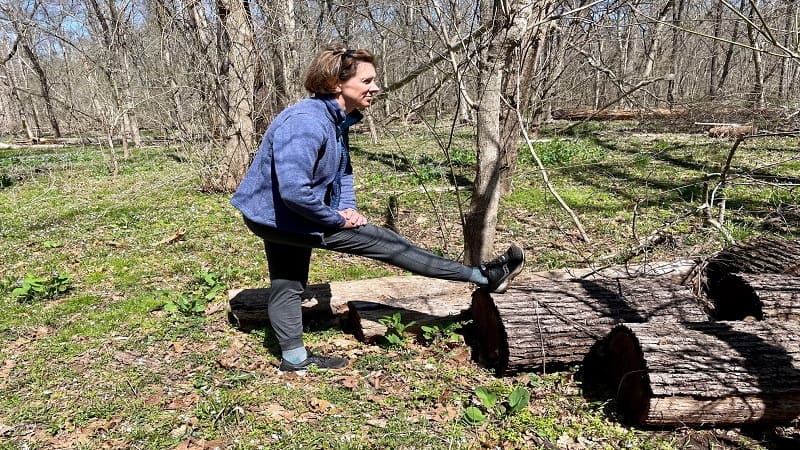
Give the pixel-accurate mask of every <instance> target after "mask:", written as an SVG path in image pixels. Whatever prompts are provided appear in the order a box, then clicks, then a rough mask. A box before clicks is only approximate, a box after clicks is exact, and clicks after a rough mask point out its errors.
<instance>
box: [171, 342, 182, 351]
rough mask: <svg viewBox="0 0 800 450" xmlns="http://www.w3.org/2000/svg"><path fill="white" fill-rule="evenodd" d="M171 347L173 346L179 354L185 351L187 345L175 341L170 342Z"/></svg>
mask: <svg viewBox="0 0 800 450" xmlns="http://www.w3.org/2000/svg"><path fill="white" fill-rule="evenodd" d="M170 347H172V351H174V352H175V353H179V354H180V353H183V350H184V349H185V348H186V346H185V345H183V344H181V343H180V342H173V343H171V344H170Z"/></svg>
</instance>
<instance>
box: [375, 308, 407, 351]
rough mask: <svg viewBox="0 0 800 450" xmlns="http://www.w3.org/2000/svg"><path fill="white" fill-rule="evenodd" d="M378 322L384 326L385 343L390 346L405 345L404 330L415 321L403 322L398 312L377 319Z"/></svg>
mask: <svg viewBox="0 0 800 450" xmlns="http://www.w3.org/2000/svg"><path fill="white" fill-rule="evenodd" d="M378 322H379V323H380V324H381V325H383V326H385V327H386V333H385V334H384V335H383V338H384V340H385V343H386V344H388V345H389V346H390V347H405V345H406V343H407V340H406V332H407V330H408V328H409V327H411V326H413V325H415V324H416V322H415V321H413V320H412V321H411V322H408V323H403V318H402V317H401V316H400V313H399V312H396V313H394V314H392V315H391V316H386V317H382V318H380V319H378Z"/></svg>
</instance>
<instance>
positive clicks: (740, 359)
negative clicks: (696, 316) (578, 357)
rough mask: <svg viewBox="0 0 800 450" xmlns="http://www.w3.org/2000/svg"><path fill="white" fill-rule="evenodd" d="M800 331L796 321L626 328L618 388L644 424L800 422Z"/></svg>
mask: <svg viewBox="0 0 800 450" xmlns="http://www.w3.org/2000/svg"><path fill="white" fill-rule="evenodd" d="M798 334H800V325H798V324H796V323H781V324H778V323H767V322H750V323H747V322H705V323H694V324H681V325H678V324H668V323H646V324H645V323H641V324H623V325H619V326H617V327H616V328H615V329H614V330H613V331H612V332H611V333H610V335H609V337H608V351H609V357H608V360H607V366H608V367H611V368H613V369H614V371H615V376H614V377H613V381H614V382H613V383H612V385H611V387H612V388H614V389H615V392H618V393H619V394H618V398H617V401H618V403H619V405H620V406H621V408H622V409H623V411H624V412H625V414H626V415H627V416H628V417H629V418H630V419H631V420H633V421H635V422H636V423H639V424H642V425H679V426H687V425H688V426H692V425H738V424H751V423H778V424H790V423H792V422H793V421H796V420H798V419H800V341H798V339H797V336H798Z"/></svg>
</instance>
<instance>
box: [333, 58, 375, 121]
mask: <svg viewBox="0 0 800 450" xmlns="http://www.w3.org/2000/svg"><path fill="white" fill-rule="evenodd" d="M380 90H381V89H380V88H379V87H378V85H377V84H375V66H374V65H372V64H370V63H368V62H360V63H358V65H357V66H356V74H355V75H354V76H353V77H351V78H350V79H349V80H347V81H343V82H341V83H339V92H338V93H337V96H336V100H338V101H339V104H340V105H342V108H343V109H344V111H345V112H346V113H348V114H349V113H350V112H352V111H353V110H354V109H362V108H366V107H368V106H369V105H370V104H371V103H372V99H373V97H374V96H375V95H377V94H378V92H380Z"/></svg>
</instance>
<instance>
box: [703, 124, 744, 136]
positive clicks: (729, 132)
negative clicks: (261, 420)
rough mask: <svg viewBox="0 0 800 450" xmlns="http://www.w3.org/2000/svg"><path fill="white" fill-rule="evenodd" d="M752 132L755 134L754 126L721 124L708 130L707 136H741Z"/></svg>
mask: <svg viewBox="0 0 800 450" xmlns="http://www.w3.org/2000/svg"><path fill="white" fill-rule="evenodd" d="M753 134H756V127H754V126H752V125H722V126H718V127H712V128H710V129H709V130H708V137H714V138H724V137H733V138H741V137H745V136H750V135H753Z"/></svg>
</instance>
